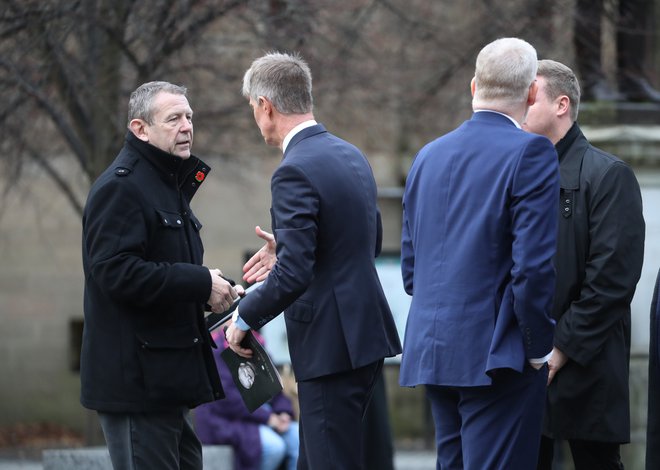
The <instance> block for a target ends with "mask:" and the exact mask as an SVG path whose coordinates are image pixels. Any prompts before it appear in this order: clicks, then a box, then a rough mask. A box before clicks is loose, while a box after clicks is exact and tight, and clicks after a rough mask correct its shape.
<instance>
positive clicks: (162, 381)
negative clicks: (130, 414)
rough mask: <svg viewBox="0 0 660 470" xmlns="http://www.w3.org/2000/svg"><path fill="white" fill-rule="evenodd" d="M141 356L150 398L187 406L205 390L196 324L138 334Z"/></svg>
mask: <svg viewBox="0 0 660 470" xmlns="http://www.w3.org/2000/svg"><path fill="white" fill-rule="evenodd" d="M136 336H137V340H138V342H139V346H140V347H139V350H138V357H139V361H140V367H141V369H142V375H143V377H144V387H145V390H146V392H147V396H148V397H149V398H150V399H153V400H154V401H157V402H159V403H167V404H173V405H186V404H188V403H192V402H193V401H194V400H195V397H197V396H198V395H199V393H200V391H201V390H203V387H202V377H203V376H204V374H203V370H202V367H203V356H202V351H201V348H202V345H203V343H204V340H203V338H202V337H201V335H200V334H199V333H198V332H197V330H196V328H195V327H194V325H179V326H177V327H171V328H166V329H160V330H154V331H148V332H142V333H137V335H136Z"/></svg>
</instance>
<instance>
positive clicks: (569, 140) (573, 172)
mask: <svg viewBox="0 0 660 470" xmlns="http://www.w3.org/2000/svg"><path fill="white" fill-rule="evenodd" d="M555 148H556V149H557V155H559V176H560V184H561V187H562V188H564V189H579V188H580V170H581V168H582V159H583V158H584V153H585V152H586V151H587V149H588V148H589V142H588V141H587V138H586V137H585V136H584V134H583V133H582V131H581V130H580V126H578V125H577V122H574V123H573V125H572V126H571V128H570V129H569V130H568V132H567V133H566V135H565V136H564V137H563V138H562V139H561V140H560V141H559V142H557V145H555Z"/></svg>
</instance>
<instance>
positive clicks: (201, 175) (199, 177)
mask: <svg viewBox="0 0 660 470" xmlns="http://www.w3.org/2000/svg"><path fill="white" fill-rule="evenodd" d="M204 178H206V174H204V172H203V171H198V172H197V174H196V175H195V179H196V180H197V182H199V183H201V182H202V181H204Z"/></svg>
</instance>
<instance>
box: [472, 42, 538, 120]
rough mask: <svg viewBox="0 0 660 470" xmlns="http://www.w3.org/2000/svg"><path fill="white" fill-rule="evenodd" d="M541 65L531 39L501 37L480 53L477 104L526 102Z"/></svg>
mask: <svg viewBox="0 0 660 470" xmlns="http://www.w3.org/2000/svg"><path fill="white" fill-rule="evenodd" d="M537 67H538V60H537V56H536V49H534V47H533V46H532V45H531V44H529V43H528V42H527V41H523V40H522V39H518V38H501V39H497V40H496V41H493V42H491V43H490V44H488V45H486V46H485V47H484V48H483V49H481V52H479V55H478V56H477V63H476V67H475V73H474V78H475V85H476V91H475V94H474V97H473V101H472V103H473V107H474V108H475V109H478V108H482V107H486V108H488V106H489V105H498V106H504V107H510V106H512V105H515V106H517V105H520V104H521V103H524V102H526V101H527V96H528V94H529V87H530V86H531V85H532V83H534V80H535V79H536V69H537Z"/></svg>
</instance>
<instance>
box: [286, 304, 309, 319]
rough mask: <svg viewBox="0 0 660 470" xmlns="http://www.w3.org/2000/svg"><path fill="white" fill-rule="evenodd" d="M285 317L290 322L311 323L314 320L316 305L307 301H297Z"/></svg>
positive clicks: (288, 309) (287, 310)
mask: <svg viewBox="0 0 660 470" xmlns="http://www.w3.org/2000/svg"><path fill="white" fill-rule="evenodd" d="M284 315H285V317H286V318H288V319H289V320H294V321H299V322H303V323H309V322H311V321H312V318H314V304H312V303H311V302H307V301H305V300H296V301H295V302H294V303H293V304H291V306H290V307H289V308H287V309H286V311H285V312H284Z"/></svg>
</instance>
